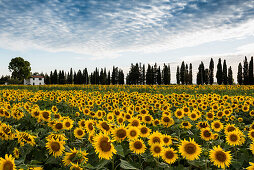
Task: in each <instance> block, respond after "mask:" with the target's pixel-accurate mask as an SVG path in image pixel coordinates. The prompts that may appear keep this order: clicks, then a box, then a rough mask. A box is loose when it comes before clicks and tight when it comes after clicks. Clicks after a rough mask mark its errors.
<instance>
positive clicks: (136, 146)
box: [134, 141, 142, 149]
mask: <svg viewBox="0 0 254 170" xmlns="http://www.w3.org/2000/svg"><path fill="white" fill-rule="evenodd" d="M134 147H135V148H136V149H141V148H142V143H141V142H140V141H137V142H135V143H134Z"/></svg>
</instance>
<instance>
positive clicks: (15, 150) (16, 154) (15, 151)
mask: <svg viewBox="0 0 254 170" xmlns="http://www.w3.org/2000/svg"><path fill="white" fill-rule="evenodd" d="M19 154H20V151H19V149H18V148H16V147H15V148H14V150H13V155H14V157H15V158H17V159H18V158H19Z"/></svg>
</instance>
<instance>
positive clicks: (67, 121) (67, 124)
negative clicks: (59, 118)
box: [63, 118, 74, 130]
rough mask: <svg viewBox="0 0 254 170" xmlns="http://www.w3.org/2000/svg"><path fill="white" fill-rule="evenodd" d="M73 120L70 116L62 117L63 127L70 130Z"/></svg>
mask: <svg viewBox="0 0 254 170" xmlns="http://www.w3.org/2000/svg"><path fill="white" fill-rule="evenodd" d="M73 122H74V121H73V120H72V119H70V118H68V119H64V121H63V126H64V129H66V130H71V128H72V127H73Z"/></svg>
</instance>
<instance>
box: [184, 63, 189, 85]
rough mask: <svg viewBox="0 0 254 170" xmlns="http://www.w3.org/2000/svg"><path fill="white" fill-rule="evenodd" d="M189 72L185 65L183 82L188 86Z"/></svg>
mask: <svg viewBox="0 0 254 170" xmlns="http://www.w3.org/2000/svg"><path fill="white" fill-rule="evenodd" d="M188 78H189V70H188V65H187V64H186V65H185V73H184V82H185V84H189V80H188Z"/></svg>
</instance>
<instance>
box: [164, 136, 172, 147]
mask: <svg viewBox="0 0 254 170" xmlns="http://www.w3.org/2000/svg"><path fill="white" fill-rule="evenodd" d="M162 141H163V146H169V145H172V138H171V136H170V135H165V134H164V135H163V136H162Z"/></svg>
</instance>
